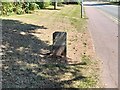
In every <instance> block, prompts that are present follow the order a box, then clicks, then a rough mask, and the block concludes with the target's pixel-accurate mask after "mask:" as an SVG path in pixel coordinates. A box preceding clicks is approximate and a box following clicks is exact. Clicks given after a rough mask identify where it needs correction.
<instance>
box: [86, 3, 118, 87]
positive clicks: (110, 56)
mask: <svg viewBox="0 0 120 90" xmlns="http://www.w3.org/2000/svg"><path fill="white" fill-rule="evenodd" d="M98 6H99V5H93V4H91V5H90V3H89V5H87V6H85V12H86V15H87V17H88V29H89V31H90V33H91V37H92V39H93V43H94V49H95V51H96V54H97V56H98V57H99V58H100V60H101V61H102V66H101V68H102V73H101V80H102V81H103V83H104V84H105V87H106V88H117V87H118V24H117V23H116V21H115V20H114V18H115V17H116V13H117V12H116V11H115V10H116V9H115V10H114V6H113V7H110V8H113V9H112V10H113V13H114V12H115V13H114V14H111V13H112V12H111V11H110V12H109V9H108V8H107V6H99V7H98ZM98 8H99V9H98ZM111 17H112V18H111Z"/></svg>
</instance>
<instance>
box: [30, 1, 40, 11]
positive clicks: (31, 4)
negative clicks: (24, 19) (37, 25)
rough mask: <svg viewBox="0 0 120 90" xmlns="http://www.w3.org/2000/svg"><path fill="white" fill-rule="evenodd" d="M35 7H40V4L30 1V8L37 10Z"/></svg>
mask: <svg viewBox="0 0 120 90" xmlns="http://www.w3.org/2000/svg"><path fill="white" fill-rule="evenodd" d="M35 9H39V5H38V4H36V3H30V4H29V10H33V11H34V10H35Z"/></svg>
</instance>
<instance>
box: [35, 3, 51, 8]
mask: <svg viewBox="0 0 120 90" xmlns="http://www.w3.org/2000/svg"><path fill="white" fill-rule="evenodd" d="M36 4H38V5H39V8H41V9H44V8H45V7H48V6H49V5H50V2H36Z"/></svg>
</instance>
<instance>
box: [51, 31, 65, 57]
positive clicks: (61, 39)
mask: <svg viewBox="0 0 120 90" xmlns="http://www.w3.org/2000/svg"><path fill="white" fill-rule="evenodd" d="M66 36H67V33H66V32H54V33H53V55H54V56H64V57H66Z"/></svg>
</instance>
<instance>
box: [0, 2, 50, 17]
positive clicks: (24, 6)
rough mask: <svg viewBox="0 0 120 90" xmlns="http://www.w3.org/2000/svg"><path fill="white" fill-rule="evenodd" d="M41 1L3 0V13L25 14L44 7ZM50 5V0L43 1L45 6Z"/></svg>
mask: <svg viewBox="0 0 120 90" xmlns="http://www.w3.org/2000/svg"><path fill="white" fill-rule="evenodd" d="M41 3H42V2H40V3H37V2H2V7H1V8H2V10H1V15H10V14H11V13H15V14H19V15H20V14H23V13H29V12H30V11H34V10H35V9H40V8H42V6H41ZM47 6H49V2H45V3H44V2H43V7H47Z"/></svg>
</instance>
